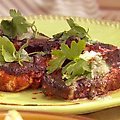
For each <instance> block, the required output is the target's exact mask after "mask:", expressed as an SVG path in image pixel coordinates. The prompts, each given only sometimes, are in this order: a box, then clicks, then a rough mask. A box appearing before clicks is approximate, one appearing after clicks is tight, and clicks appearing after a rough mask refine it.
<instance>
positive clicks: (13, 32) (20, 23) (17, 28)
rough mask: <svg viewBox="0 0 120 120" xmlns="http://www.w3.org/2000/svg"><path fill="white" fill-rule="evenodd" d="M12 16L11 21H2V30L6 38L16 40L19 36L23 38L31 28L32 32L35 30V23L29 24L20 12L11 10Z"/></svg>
mask: <svg viewBox="0 0 120 120" xmlns="http://www.w3.org/2000/svg"><path fill="white" fill-rule="evenodd" d="M10 16H11V17H12V19H11V20H2V21H1V30H2V31H3V34H4V35H5V36H7V37H9V38H12V39H14V38H15V37H17V36H21V35H23V34H24V33H26V32H28V29H29V28H30V29H31V30H32V31H33V30H34V28H33V27H34V22H33V23H29V22H27V20H26V18H25V17H24V16H22V14H21V13H20V12H19V11H16V10H13V9H11V10H10ZM33 32H35V31H33Z"/></svg>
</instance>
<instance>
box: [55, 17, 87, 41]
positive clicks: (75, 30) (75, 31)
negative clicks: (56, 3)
mask: <svg viewBox="0 0 120 120" xmlns="http://www.w3.org/2000/svg"><path fill="white" fill-rule="evenodd" d="M67 23H68V25H69V26H70V30H68V31H64V32H60V33H57V34H55V35H53V38H55V39H60V40H61V41H65V40H67V39H68V38H69V37H71V36H75V37H78V38H80V39H84V40H85V41H88V39H89V35H88V31H86V30H85V29H84V28H83V27H81V26H79V25H78V24H76V23H74V21H73V19H72V18H70V19H67Z"/></svg>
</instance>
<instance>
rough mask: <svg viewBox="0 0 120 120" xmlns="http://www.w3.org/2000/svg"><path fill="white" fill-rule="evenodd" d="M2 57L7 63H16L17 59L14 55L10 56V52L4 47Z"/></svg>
mask: <svg viewBox="0 0 120 120" xmlns="http://www.w3.org/2000/svg"><path fill="white" fill-rule="evenodd" d="M2 56H3V58H4V60H5V62H13V61H15V58H14V56H13V55H12V54H10V52H9V51H7V50H6V49H5V48H4V46H2Z"/></svg>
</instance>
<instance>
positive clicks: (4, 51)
mask: <svg viewBox="0 0 120 120" xmlns="http://www.w3.org/2000/svg"><path fill="white" fill-rule="evenodd" d="M27 44H28V43H26V44H24V45H23V46H22V47H21V48H20V49H19V51H17V50H16V49H15V46H14V44H13V43H12V42H11V41H10V40H9V39H8V38H6V37H0V64H2V63H5V62H14V61H17V62H18V63H19V64H20V65H22V62H23V61H27V62H29V61H30V57H29V55H28V53H27V52H26V51H25V50H24V48H25V47H27Z"/></svg>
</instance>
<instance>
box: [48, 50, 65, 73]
mask: <svg viewBox="0 0 120 120" xmlns="http://www.w3.org/2000/svg"><path fill="white" fill-rule="evenodd" d="M52 55H54V56H56V57H57V59H53V60H51V61H50V62H49V66H48V67H47V70H48V74H50V73H52V72H54V71H55V70H57V69H60V68H61V67H62V64H63V63H64V61H65V59H66V58H65V56H64V54H63V52H62V51H60V50H54V51H52Z"/></svg>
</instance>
